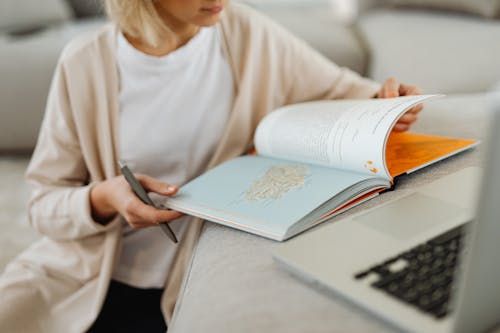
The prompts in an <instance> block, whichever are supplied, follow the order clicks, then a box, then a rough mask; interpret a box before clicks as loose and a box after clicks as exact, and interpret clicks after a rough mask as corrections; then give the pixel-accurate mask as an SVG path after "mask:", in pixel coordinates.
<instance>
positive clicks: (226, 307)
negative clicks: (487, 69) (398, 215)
mask: <svg viewBox="0 0 500 333" xmlns="http://www.w3.org/2000/svg"><path fill="white" fill-rule="evenodd" d="M491 100H492V98H491V96H486V95H468V96H453V97H447V98H443V99H439V100H436V101H433V102H429V103H428V104H427V105H426V109H425V111H423V113H422V114H421V117H420V121H419V123H418V124H417V125H416V126H415V127H414V131H415V132H422V133H429V134H436V135H446V136H456V137H463V138H473V139H481V140H484V139H485V133H486V132H487V128H488V126H487V125H488V121H487V114H488V112H489V105H490V104H491ZM483 150H484V148H483V147H482V146H479V147H478V148H476V149H474V150H473V151H469V152H466V153H463V154H461V155H459V156H456V157H452V158H450V159H448V160H446V161H443V162H441V163H439V164H437V165H434V166H431V167H428V168H426V169H424V170H422V171H419V172H417V173H415V174H412V175H410V176H407V177H405V178H403V179H402V180H401V181H400V182H399V183H398V185H397V189H396V190H395V191H393V192H387V193H384V194H383V195H381V196H380V197H378V198H376V199H373V200H371V201H370V202H367V203H365V204H363V205H361V206H359V207H356V208H354V209H352V210H351V211H349V212H347V213H345V214H344V215H343V216H347V215H348V214H353V213H356V212H359V211H361V210H364V209H366V208H369V207H373V206H375V205H379V204H380V203H382V202H385V201H388V200H392V199H394V198H396V197H400V196H402V195H404V194H407V193H408V192H409V191H411V190H412V189H413V188H414V187H415V186H418V185H421V184H425V183H428V182H430V181H433V180H435V179H438V178H439V177H441V176H444V175H446V174H448V173H450V172H454V171H457V170H460V169H462V168H464V167H467V166H475V165H480V164H481V155H482V151H483ZM341 218H342V216H340V217H337V218H334V219H332V220H330V221H328V222H326V223H335V221H338V220H339V219H341ZM326 223H325V224H326ZM323 226H324V224H323V225H320V226H318V227H316V228H314V229H313V230H312V231H313V232H320V231H321V228H322V227H323ZM309 232H310V231H309ZM298 237H300V236H298ZM279 245H280V243H279V242H275V241H271V240H268V239H264V238H261V237H258V236H254V235H251V234H247V233H244V232H241V231H237V230H233V229H231V228H227V227H223V226H218V225H216V224H212V223H208V222H207V223H205V226H204V229H203V232H202V234H201V237H200V240H199V243H198V245H197V248H196V250H195V253H194V256H193V258H192V262H191V266H190V269H189V271H188V273H187V276H186V280H185V282H184V285H183V289H182V290H181V294H180V298H179V301H178V304H177V308H176V313H175V316H174V320H173V322H172V323H170V325H169V326H170V327H169V332H189V333H191V332H287V333H291V332H397V329H396V328H394V327H390V326H388V324H387V323H386V322H384V321H381V320H379V319H378V318H375V317H374V316H372V315H370V314H369V313H367V312H365V311H364V310H362V309H360V308H357V307H356V306H354V305H353V304H351V303H348V302H347V301H345V300H344V299H342V298H340V297H339V296H337V295H335V294H333V293H331V292H328V291H326V290H321V289H319V288H318V287H312V286H310V285H307V284H306V283H304V282H302V281H301V280H299V279H297V278H295V277H294V276H291V275H289V274H288V273H287V272H285V271H283V270H282V269H280V268H279V267H278V266H277V265H276V264H275V263H274V262H273V260H272V252H273V250H274V249H275V248H276V247H277V246H279ZM325 264H328V263H325Z"/></svg>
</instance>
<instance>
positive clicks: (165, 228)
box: [118, 160, 177, 243]
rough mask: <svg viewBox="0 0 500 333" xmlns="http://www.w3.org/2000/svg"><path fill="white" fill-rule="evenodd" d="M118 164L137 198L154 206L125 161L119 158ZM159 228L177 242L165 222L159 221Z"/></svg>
mask: <svg viewBox="0 0 500 333" xmlns="http://www.w3.org/2000/svg"><path fill="white" fill-rule="evenodd" d="M118 164H119V165H120V170H121V171H122V174H123V176H124V177H125V179H126V180H127V182H128V184H129V185H130V187H131V188H132V190H133V191H134V193H135V194H136V195H137V196H138V197H139V199H141V201H142V202H144V203H145V204H146V205H150V206H153V207H156V206H155V204H154V202H153V200H151V198H150V197H149V195H148V194H147V193H146V190H145V189H144V187H142V185H141V183H139V181H138V180H137V178H135V177H134V174H133V173H132V172H131V171H130V169H129V168H128V167H127V164H126V163H125V161H123V160H119V161H118ZM160 228H161V229H162V230H163V232H164V233H165V234H166V235H167V236H168V237H169V238H170V239H171V240H172V241H173V242H174V243H177V237H175V234H174V232H173V231H172V229H170V226H169V225H168V223H167V222H161V223H160Z"/></svg>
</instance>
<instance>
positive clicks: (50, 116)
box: [25, 61, 118, 240]
mask: <svg viewBox="0 0 500 333" xmlns="http://www.w3.org/2000/svg"><path fill="white" fill-rule="evenodd" d="M71 108H72V105H71V100H70V98H69V94H68V90H67V80H66V75H65V69H64V63H63V62H61V61H60V62H59V64H58V66H57V69H56V71H55V74H54V78H53V81H52V85H51V88H50V92H49V97H48V101H47V107H46V111H45V115H44V120H43V122H42V126H41V129H40V134H39V138H38V142H37V146H36V148H35V151H34V153H33V156H32V158H31V161H30V164H29V166H28V169H27V171H26V175H25V177H26V180H27V182H28V183H30V184H31V185H32V186H33V191H32V195H31V198H30V201H29V203H28V217H29V221H30V224H31V225H32V226H33V227H34V228H35V229H36V230H37V231H38V232H40V233H41V234H43V235H45V236H47V237H49V238H52V239H57V240H67V239H78V238H82V237H86V236H90V235H93V234H96V233H99V232H103V231H106V230H109V229H110V228H113V227H114V226H116V224H117V223H118V222H117V219H115V220H114V221H112V222H111V223H109V224H107V225H106V226H103V225H100V224H98V223H97V222H95V221H94V220H93V219H92V216H91V207H90V199H89V193H90V190H91V188H92V186H93V184H89V183H88V179H89V173H88V171H87V168H86V165H85V161H84V158H83V154H82V151H81V149H80V143H79V140H78V134H77V131H76V126H75V123H74V119H73V116H72V112H71Z"/></svg>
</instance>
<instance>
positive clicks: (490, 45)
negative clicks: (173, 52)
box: [357, 9, 500, 93]
mask: <svg viewBox="0 0 500 333" xmlns="http://www.w3.org/2000/svg"><path fill="white" fill-rule="evenodd" d="M357 25H358V28H359V29H360V30H361V33H362V35H363V36H364V38H365V42H366V44H367V45H368V47H369V49H370V51H371V59H370V66H369V70H368V75H369V76H371V77H372V78H374V79H376V80H383V79H385V78H387V77H390V76H394V77H396V78H398V79H400V80H401V81H404V82H408V83H413V84H417V85H419V86H421V87H422V88H423V89H424V91H426V92H429V93H438V92H439V93H471V92H481V91H486V90H488V89H490V88H491V87H492V86H493V85H494V83H495V82H497V81H498V78H500V66H498V59H500V44H499V43H495V42H493V41H497V40H500V21H498V20H497V21H494V20H485V19H480V18H477V17H471V16H464V15H454V14H452V13H443V12H436V11H417V10H411V11H409V10H395V9H382V10H374V11H369V12H367V13H365V14H364V15H363V16H362V17H361V18H360V19H359V20H358V23H357Z"/></svg>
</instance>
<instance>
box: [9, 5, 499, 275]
mask: <svg viewBox="0 0 500 333" xmlns="http://www.w3.org/2000/svg"><path fill="white" fill-rule="evenodd" d="M233 1H235V2H236V0H233ZM244 2H246V3H247V4H249V5H250V6H253V7H254V8H256V9H257V10H259V11H261V12H263V13H264V14H265V15H268V16H270V17H271V18H273V19H274V20H276V21H277V22H279V23H280V24H281V25H283V26H284V27H285V28H286V29H288V30H290V31H291V32H292V33H294V34H296V35H297V36H299V37H300V38H303V39H304V40H305V41H306V42H307V43H309V44H310V45H311V46H312V47H313V48H315V49H317V50H318V51H319V52H321V53H322V54H323V55H324V56H326V57H327V58H329V59H331V60H332V61H333V62H335V63H337V64H338V65H340V66H347V67H349V68H351V69H353V70H355V71H357V72H359V73H360V74H362V75H365V76H368V77H371V78H373V79H375V80H379V81H381V80H383V79H385V78H388V77H391V76H394V77H396V78H398V79H399V80H400V81H402V82H405V83H411V84H415V85H418V86H420V87H422V88H423V90H424V91H425V92H427V93H445V94H448V95H481V94H485V93H487V92H488V91H491V90H492V89H493V87H495V86H496V85H498V82H499V81H500V60H499V59H500V0H357V1H356V0H247V1H244ZM105 22H106V19H105V17H104V16H103V12H102V8H101V4H100V1H99V0H43V1H39V0H0V184H1V185H0V249H1V250H0V271H1V270H2V269H3V267H4V266H5V263H6V262H7V261H8V260H10V259H11V258H12V257H13V256H15V255H16V254H17V253H18V252H19V251H20V250H21V249H23V248H25V247H26V246H27V245H29V244H30V243H31V242H33V241H34V240H35V239H36V238H37V237H38V236H37V235H36V234H35V232H34V231H33V230H31V229H30V228H29V226H28V223H27V220H26V212H25V205H26V200H27V197H28V194H29V190H28V188H27V186H26V185H25V184H24V181H23V172H24V169H25V168H26V165H27V162H28V160H29V156H30V154H31V152H32V150H33V148H34V146H35V143H36V139H37V135H38V129H39V127H40V123H41V120H42V117H43V114H44V108H45V102H46V98H47V93H48V90H49V86H50V81H51V77H52V73H53V71H54V68H55V65H56V63H57V59H58V57H59V54H60V52H61V50H62V49H63V47H64V45H65V44H66V43H67V42H68V41H69V40H71V39H72V38H73V37H74V36H76V35H78V34H81V33H84V32H86V31H90V30H93V29H97V28H99V27H100V26H102V25H103V24H105ZM472 126H473V124H472Z"/></svg>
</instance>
